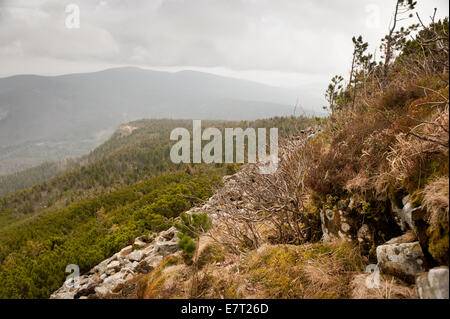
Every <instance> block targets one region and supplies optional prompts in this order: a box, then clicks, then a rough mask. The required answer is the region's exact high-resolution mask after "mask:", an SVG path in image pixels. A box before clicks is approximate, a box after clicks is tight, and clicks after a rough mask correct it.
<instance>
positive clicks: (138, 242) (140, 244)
mask: <svg viewBox="0 0 450 319" xmlns="http://www.w3.org/2000/svg"><path fill="white" fill-rule="evenodd" d="M133 246H137V247H138V248H143V247H145V246H147V243H146V242H145V241H144V240H141V239H139V238H136V239H135V241H134V243H133Z"/></svg>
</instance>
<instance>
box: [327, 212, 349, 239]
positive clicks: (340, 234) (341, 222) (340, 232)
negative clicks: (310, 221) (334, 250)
mask: <svg viewBox="0 0 450 319" xmlns="http://www.w3.org/2000/svg"><path fill="white" fill-rule="evenodd" d="M345 215H346V214H345V212H344V211H342V210H335V211H333V210H331V209H325V210H322V211H321V212H320V220H321V226H322V233H323V237H322V240H323V241H324V242H332V241H336V240H338V241H339V240H340V241H351V240H352V235H351V233H352V230H353V228H354V226H353V225H352V223H351V222H350V220H349V219H348V218H346V216H345Z"/></svg>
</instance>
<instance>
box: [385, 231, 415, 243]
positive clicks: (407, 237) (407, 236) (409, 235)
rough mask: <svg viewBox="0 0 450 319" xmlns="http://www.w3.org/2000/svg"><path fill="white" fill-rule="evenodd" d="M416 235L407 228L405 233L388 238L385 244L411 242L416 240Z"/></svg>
mask: <svg viewBox="0 0 450 319" xmlns="http://www.w3.org/2000/svg"><path fill="white" fill-rule="evenodd" d="M416 240H417V237H416V235H415V234H414V232H413V231H412V230H408V231H407V232H406V233H404V234H403V235H401V236H399V237H394V238H392V239H390V240H388V241H387V242H386V243H385V245H386V244H403V243H411V242H413V241H416Z"/></svg>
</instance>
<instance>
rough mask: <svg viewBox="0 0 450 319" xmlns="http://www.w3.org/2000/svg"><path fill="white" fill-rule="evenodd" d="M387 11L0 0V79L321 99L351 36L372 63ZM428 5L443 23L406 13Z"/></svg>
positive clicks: (440, 4)
mask: <svg viewBox="0 0 450 319" xmlns="http://www.w3.org/2000/svg"><path fill="white" fill-rule="evenodd" d="M74 5H75V6H74ZM394 5H395V0H340V1H334V0H327V1H325V0H303V1H301V0H133V1H129V0H128V1H120V0H102V1H97V0H78V1H77V0H75V1H61V0H28V1H25V0H0V77H5V76H10V75H15V74H39V75H57V74H66V73H79V72H92V71H98V70H102V69H106V68H111V67H120V66H138V67H142V68H147V69H155V70H163V71H179V70H185V69H190V70H198V71H204V72H210V73H215V74H219V75H225V76H231V77H236V78H241V79H247V80H252V81H257V82H261V83H265V84H269V85H273V86H280V87H286V88H301V89H302V90H308V91H310V92H312V94H315V95H317V96H319V95H320V96H321V97H323V92H324V90H325V89H326V86H327V84H328V83H329V81H330V79H331V77H333V76H334V75H336V74H341V75H343V76H344V77H348V72H349V67H350V63H351V55H352V42H351V38H352V36H354V35H362V36H363V38H364V39H365V40H366V41H368V42H369V43H370V47H369V50H371V52H373V53H375V54H376V55H377V56H379V52H377V51H375V50H376V49H377V48H378V46H379V42H380V39H381V38H382V37H383V35H384V34H386V32H387V29H388V26H389V23H390V20H391V18H392V12H393V9H394ZM435 7H436V8H438V12H437V16H438V17H442V16H448V10H449V7H448V2H447V1H445V0H418V6H417V8H416V10H415V11H418V12H419V14H420V15H421V17H422V20H423V21H429V16H430V15H432V14H433V8H435ZM77 12H78V13H79V14H77ZM77 16H78V17H79V19H76V17H77ZM77 21H79V24H78V23H77ZM416 22H417V20H414V19H410V20H407V21H403V22H402V23H404V24H410V23H416Z"/></svg>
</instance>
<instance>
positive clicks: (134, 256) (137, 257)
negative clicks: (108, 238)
mask: <svg viewBox="0 0 450 319" xmlns="http://www.w3.org/2000/svg"><path fill="white" fill-rule="evenodd" d="M144 256H145V252H144V251H143V250H135V251H133V252H132V253H130V254H129V255H128V256H127V258H128V260H130V261H141V260H142V258H143V257H144Z"/></svg>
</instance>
